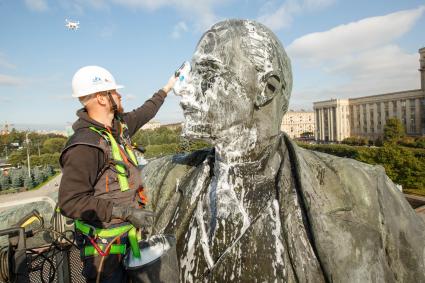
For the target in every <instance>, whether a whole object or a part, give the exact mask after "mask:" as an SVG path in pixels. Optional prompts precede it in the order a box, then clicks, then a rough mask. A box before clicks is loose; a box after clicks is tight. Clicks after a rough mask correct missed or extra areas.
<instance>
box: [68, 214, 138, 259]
mask: <svg viewBox="0 0 425 283" xmlns="http://www.w3.org/2000/svg"><path fill="white" fill-rule="evenodd" d="M75 228H76V229H77V230H78V231H80V232H81V233H82V234H83V235H85V236H86V237H87V238H88V239H89V241H90V243H91V244H92V245H91V246H90V245H86V246H85V247H84V250H83V255H84V256H92V255H101V256H107V255H109V254H125V253H126V245H125V244H112V245H111V246H110V248H109V249H108V250H102V248H103V247H104V245H102V244H97V243H96V240H97V239H98V238H101V239H106V238H113V237H117V236H119V235H124V234H125V233H128V241H129V244H130V249H131V252H132V254H133V255H134V256H135V257H136V258H140V249H139V246H138V243H137V242H138V240H139V239H138V238H137V232H136V228H135V227H134V226H133V225H131V224H127V225H123V226H119V227H114V228H108V229H102V228H95V227H93V226H91V225H89V224H87V223H84V222H82V221H81V220H75Z"/></svg>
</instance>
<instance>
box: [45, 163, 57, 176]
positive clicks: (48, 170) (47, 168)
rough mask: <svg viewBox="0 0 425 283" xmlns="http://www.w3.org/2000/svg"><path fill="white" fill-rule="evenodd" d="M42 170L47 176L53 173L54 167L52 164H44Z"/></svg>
mask: <svg viewBox="0 0 425 283" xmlns="http://www.w3.org/2000/svg"><path fill="white" fill-rule="evenodd" d="M43 171H44V174H46V176H48V177H50V176H53V175H55V169H54V168H53V166H52V165H46V166H45V167H44V168H43Z"/></svg>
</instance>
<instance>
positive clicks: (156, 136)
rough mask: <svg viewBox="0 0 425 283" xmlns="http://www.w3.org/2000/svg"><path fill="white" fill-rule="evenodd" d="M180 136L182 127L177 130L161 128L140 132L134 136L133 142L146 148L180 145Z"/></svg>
mask: <svg viewBox="0 0 425 283" xmlns="http://www.w3.org/2000/svg"><path fill="white" fill-rule="evenodd" d="M180 134H181V127H178V128H177V129H169V128H167V127H159V128H157V129H153V130H140V131H138V132H137V133H136V134H135V135H134V137H133V139H132V140H133V142H135V143H137V144H138V145H142V146H144V147H147V146H149V145H160V144H172V143H179V141H180Z"/></svg>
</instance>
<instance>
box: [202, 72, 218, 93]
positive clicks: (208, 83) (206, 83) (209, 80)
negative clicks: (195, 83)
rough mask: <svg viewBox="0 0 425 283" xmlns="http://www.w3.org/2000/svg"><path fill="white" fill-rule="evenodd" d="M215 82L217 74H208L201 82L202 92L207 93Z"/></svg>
mask: <svg viewBox="0 0 425 283" xmlns="http://www.w3.org/2000/svg"><path fill="white" fill-rule="evenodd" d="M214 82H215V76H212V75H211V76H206V77H204V79H203V80H202V82H201V89H202V93H205V92H206V91H207V90H208V89H210V88H212V86H213V85H214Z"/></svg>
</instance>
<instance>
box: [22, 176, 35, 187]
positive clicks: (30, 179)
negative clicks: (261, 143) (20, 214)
mask: <svg viewBox="0 0 425 283" xmlns="http://www.w3.org/2000/svg"><path fill="white" fill-rule="evenodd" d="M34 185H35V184H34V179H33V177H32V175H31V176H28V175H27V176H26V177H25V180H24V187H25V188H26V189H32V188H34Z"/></svg>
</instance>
